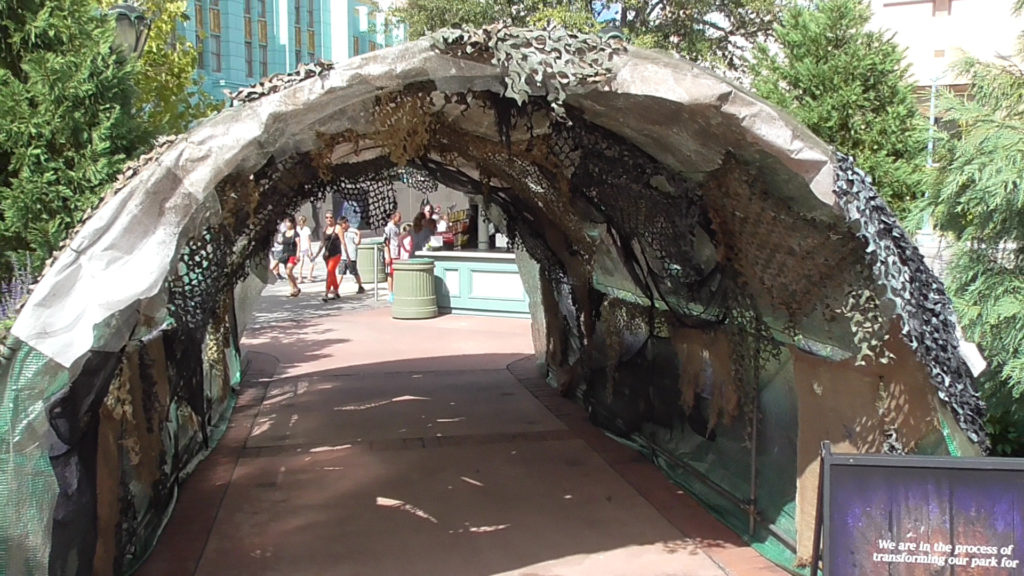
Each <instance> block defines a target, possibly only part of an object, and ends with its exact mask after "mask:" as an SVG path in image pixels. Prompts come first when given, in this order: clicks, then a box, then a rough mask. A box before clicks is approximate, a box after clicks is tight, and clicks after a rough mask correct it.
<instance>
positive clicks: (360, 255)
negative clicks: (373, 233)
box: [356, 238, 388, 284]
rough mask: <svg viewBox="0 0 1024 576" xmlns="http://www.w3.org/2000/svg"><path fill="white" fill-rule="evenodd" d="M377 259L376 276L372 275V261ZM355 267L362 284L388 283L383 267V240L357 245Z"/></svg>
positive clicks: (374, 239) (363, 242)
mask: <svg viewBox="0 0 1024 576" xmlns="http://www.w3.org/2000/svg"><path fill="white" fill-rule="evenodd" d="M374 257H376V258H377V276H376V277H374V275H373V259H374ZM356 265H357V266H359V276H360V277H361V278H362V279H363V282H367V283H370V284H374V283H377V284H379V283H381V282H387V281H388V273H387V270H386V269H385V265H384V240H383V239H380V238H372V239H369V240H364V241H362V242H360V243H359V246H358V247H357V248H356Z"/></svg>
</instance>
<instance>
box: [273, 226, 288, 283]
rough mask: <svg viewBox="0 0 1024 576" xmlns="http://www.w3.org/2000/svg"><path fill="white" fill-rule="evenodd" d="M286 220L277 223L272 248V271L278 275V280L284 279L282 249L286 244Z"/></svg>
mask: <svg viewBox="0 0 1024 576" xmlns="http://www.w3.org/2000/svg"><path fill="white" fill-rule="evenodd" d="M284 231H285V222H284V220H281V221H280V222H278V223H277V234H274V245H273V247H272V248H271V250H270V262H271V264H270V272H271V273H272V274H273V275H274V276H277V279H278V280H284V276H283V275H281V249H282V247H283V246H284V237H283V234H284Z"/></svg>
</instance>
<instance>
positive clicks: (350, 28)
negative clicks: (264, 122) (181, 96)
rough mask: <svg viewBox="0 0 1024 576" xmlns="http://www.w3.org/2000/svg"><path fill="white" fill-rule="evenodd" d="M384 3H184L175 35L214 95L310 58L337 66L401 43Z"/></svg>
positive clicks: (304, 0) (402, 28)
mask: <svg viewBox="0 0 1024 576" xmlns="http://www.w3.org/2000/svg"><path fill="white" fill-rule="evenodd" d="M387 7H388V6H387V4H385V3H381V4H380V8H378V6H377V5H376V4H373V3H370V2H363V1H360V0H189V3H188V15H189V21H188V22H187V23H186V24H185V25H184V29H183V30H182V33H183V34H184V35H185V37H186V38H188V39H189V41H191V42H192V43H194V44H195V46H196V49H197V52H198V54H199V65H198V67H197V68H198V70H197V74H200V75H201V77H202V78H203V79H204V82H203V87H204V89H205V90H206V91H207V92H208V93H210V94H212V95H213V96H214V97H217V98H223V97H224V92H225V91H228V92H234V91H235V90H237V89H238V88H241V87H243V86H249V85H251V84H253V83H255V82H257V81H259V80H260V79H261V78H264V77H266V76H270V75H272V74H279V73H286V72H290V71H292V70H294V69H295V68H297V67H298V65H299V64H301V63H305V62H312V61H314V60H316V59H318V58H320V59H323V60H331V61H340V60H345V59H348V58H351V57H353V56H358V55H360V54H364V53H366V52H371V51H373V50H377V49H378V48H384V47H388V46H394V45H396V44H400V43H402V42H404V41H405V33H406V27H405V26H404V25H402V24H400V23H399V24H391V25H389V23H388V22H387V19H386V17H385V11H386V10H387Z"/></svg>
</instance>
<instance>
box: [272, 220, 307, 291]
mask: <svg viewBox="0 0 1024 576" xmlns="http://www.w3.org/2000/svg"><path fill="white" fill-rule="evenodd" d="M284 224H285V228H284V232H282V233H281V256H280V257H278V259H277V261H278V263H279V264H284V266H285V274H286V275H287V277H288V285H289V286H291V287H292V292H291V294H289V295H288V296H290V297H291V298H295V297H296V296H298V295H299V294H301V293H302V290H299V283H298V281H297V280H295V265H296V264H297V263H298V261H299V259H298V254H299V233H298V232H297V231H296V230H295V218H294V217H293V216H289V217H287V218H285V219H284Z"/></svg>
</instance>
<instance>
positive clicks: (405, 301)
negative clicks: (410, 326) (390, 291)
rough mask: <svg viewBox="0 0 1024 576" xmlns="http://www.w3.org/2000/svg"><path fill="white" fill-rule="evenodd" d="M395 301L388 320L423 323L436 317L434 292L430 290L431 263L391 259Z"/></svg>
mask: <svg viewBox="0 0 1024 576" xmlns="http://www.w3.org/2000/svg"><path fill="white" fill-rule="evenodd" d="M392 266H393V267H394V272H395V292H394V295H395V300H394V302H392V304H391V317H392V318H396V319H399V320H424V319H427V318H434V317H435V316H437V292H436V289H435V288H434V261H433V260H431V259H429V258H413V259H411V260H395V261H394V262H393V264H392Z"/></svg>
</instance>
